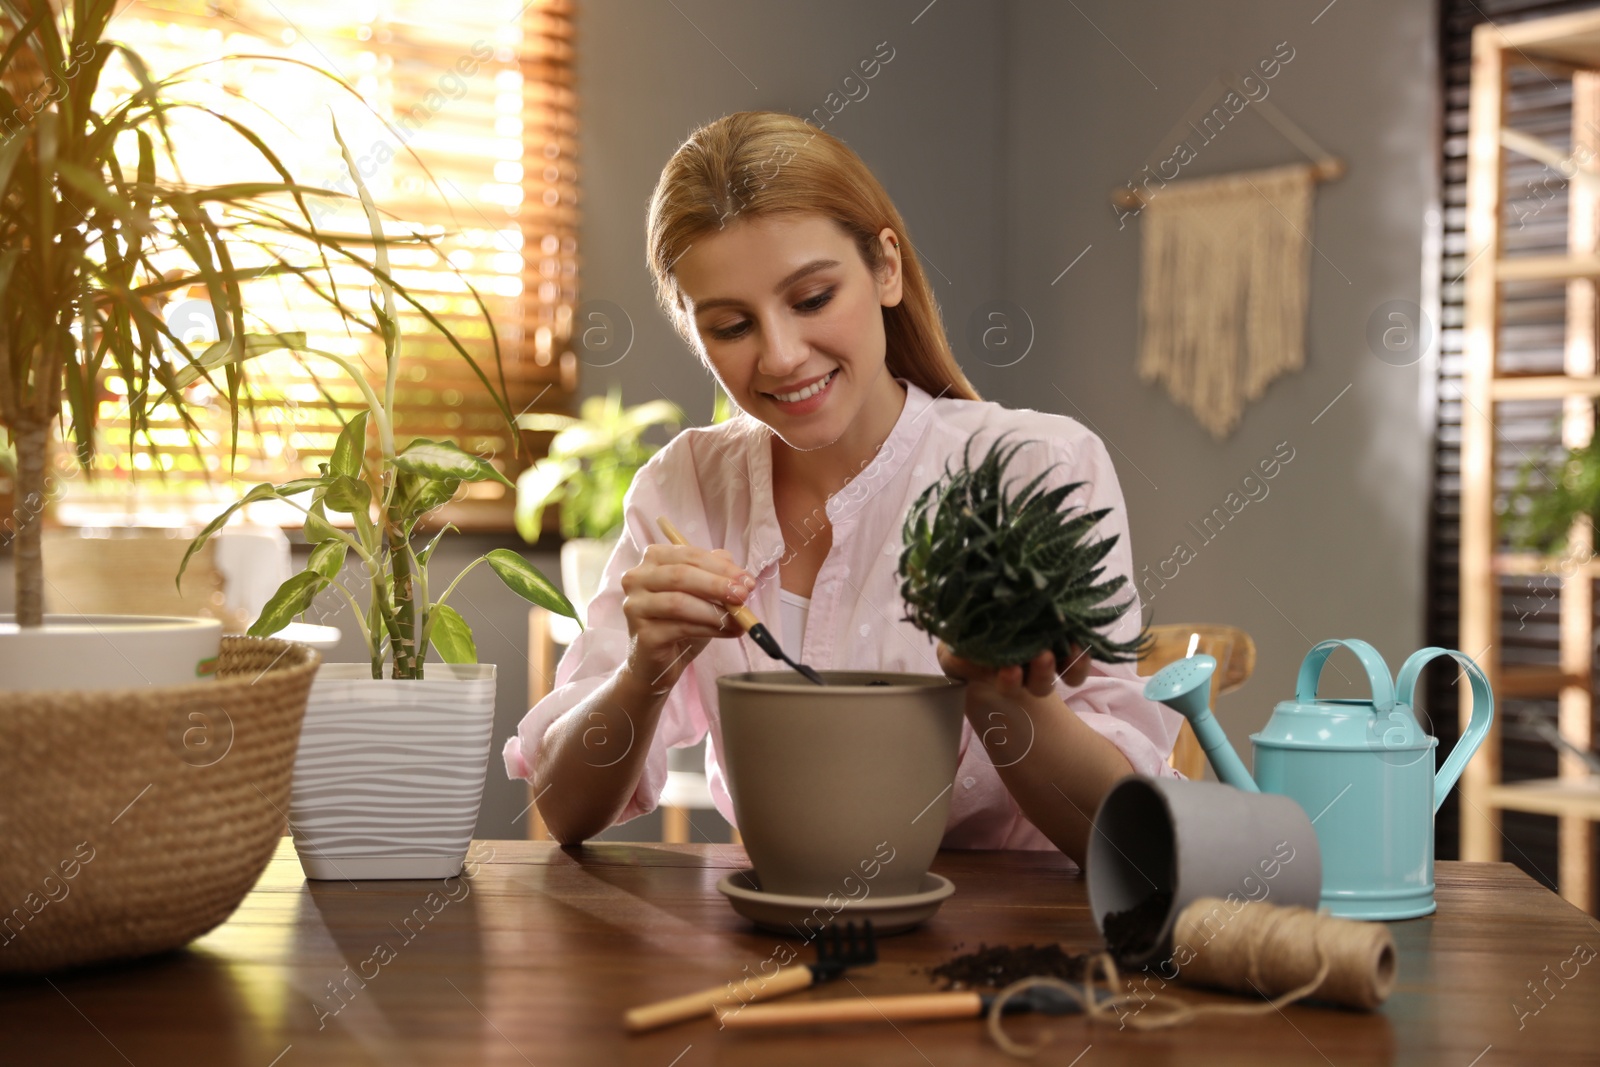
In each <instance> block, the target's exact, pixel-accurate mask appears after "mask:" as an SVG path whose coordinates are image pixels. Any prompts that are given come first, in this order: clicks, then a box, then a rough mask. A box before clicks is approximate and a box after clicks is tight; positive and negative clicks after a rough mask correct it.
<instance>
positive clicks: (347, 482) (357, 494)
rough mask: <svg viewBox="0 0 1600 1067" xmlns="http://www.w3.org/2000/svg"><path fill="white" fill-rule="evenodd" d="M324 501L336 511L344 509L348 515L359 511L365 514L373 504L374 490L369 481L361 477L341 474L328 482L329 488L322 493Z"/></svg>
mask: <svg viewBox="0 0 1600 1067" xmlns="http://www.w3.org/2000/svg"><path fill="white" fill-rule="evenodd" d="M322 501H323V503H325V504H326V505H327V506H328V507H330V508H332V509H333V510H334V511H342V512H344V513H345V514H346V515H354V514H356V513H357V512H359V513H360V514H362V515H365V514H366V513H367V509H368V508H369V507H370V506H371V504H372V490H371V489H368V488H367V483H366V482H363V481H361V480H360V479H359V478H352V477H350V476H349V475H348V474H339V475H335V476H334V479H333V481H332V482H330V483H329V484H328V490H327V492H326V493H324V494H323V495H322Z"/></svg>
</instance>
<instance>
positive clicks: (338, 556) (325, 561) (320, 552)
mask: <svg viewBox="0 0 1600 1067" xmlns="http://www.w3.org/2000/svg"><path fill="white" fill-rule="evenodd" d="M349 550H350V546H349V545H347V544H345V543H344V542H343V541H323V542H322V543H321V544H319V545H317V547H316V548H313V549H312V550H311V558H310V559H309V560H307V561H306V570H308V571H311V572H312V573H314V574H320V575H322V576H323V577H324V578H329V579H332V578H337V577H339V572H340V571H341V570H343V569H344V558H345V553H347V552H348V551H349Z"/></svg>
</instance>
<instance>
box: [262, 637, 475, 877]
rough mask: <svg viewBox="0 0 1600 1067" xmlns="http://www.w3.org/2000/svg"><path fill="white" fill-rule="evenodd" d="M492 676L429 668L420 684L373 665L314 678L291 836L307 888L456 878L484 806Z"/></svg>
mask: <svg viewBox="0 0 1600 1067" xmlns="http://www.w3.org/2000/svg"><path fill="white" fill-rule="evenodd" d="M494 693H495V668H494V665H493V664H473V665H470V666H457V665H452V664H447V663H429V664H427V665H426V667H425V668H424V671H423V677H422V679H420V680H415V681H407V680H399V681H396V680H394V679H391V678H384V679H375V678H373V677H372V669H371V668H370V667H369V666H368V665H366V664H355V663H335V664H329V665H327V666H324V667H323V668H322V670H321V671H319V672H318V673H317V679H316V683H315V684H314V685H313V686H312V689H311V698H310V701H309V702H308V704H307V707H306V718H305V725H304V727H303V728H302V730H301V734H300V751H299V754H298V756H297V757H296V759H295V765H294V787H293V791H292V795H291V799H290V808H289V826H290V829H291V830H292V831H293V833H294V845H295V851H296V852H297V853H299V856H300V866H301V867H302V868H303V869H304V870H305V873H306V877H307V878H326V879H350V880H352V881H353V880H356V879H361V878H453V877H455V876H456V875H458V874H460V873H461V868H462V864H463V862H464V860H465V857H466V854H467V848H468V846H469V845H470V844H471V843H472V829H473V827H474V826H475V825H476V823H477V820H478V806H479V803H480V802H481V801H482V799H483V782H484V775H485V773H486V772H487V770H488V766H489V743H490V739H491V734H492V733H493V728H494Z"/></svg>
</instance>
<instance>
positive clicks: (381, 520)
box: [179, 126, 581, 679]
mask: <svg viewBox="0 0 1600 1067" xmlns="http://www.w3.org/2000/svg"><path fill="white" fill-rule="evenodd" d="M334 137H335V139H337V140H338V142H339V147H340V150H341V151H342V152H343V156H344V164H345V168H346V169H347V170H348V171H349V174H350V177H351V178H352V179H353V180H354V182H355V186H356V190H357V192H358V194H359V197H360V201H361V205H362V208H363V209H364V211H365V213H366V218H367V222H368V226H369V229H370V235H369V236H368V238H367V240H368V241H369V242H370V243H371V245H372V247H373V257H372V260H371V261H370V263H369V264H368V266H369V268H370V279H371V284H372V289H373V290H376V293H375V295H370V294H371V290H369V301H370V308H371V313H372V316H373V318H372V321H371V323H370V324H369V325H370V328H371V329H373V331H374V332H375V333H377V334H378V335H379V336H380V337H381V339H382V342H383V351H384V363H385V378H384V387H383V393H382V395H380V394H379V392H378V391H377V390H376V389H375V388H373V386H372V385H371V384H370V383H369V382H368V381H367V379H366V376H365V375H364V374H363V373H362V371H361V368H360V367H359V366H357V365H356V364H355V363H353V362H351V361H350V360H348V359H346V358H344V357H342V356H339V355H336V354H334V353H332V352H325V351H321V350H318V349H312V348H309V347H305V346H304V345H300V344H296V345H295V346H294V347H295V348H296V350H297V351H299V352H301V353H303V354H305V355H310V356H314V357H318V358H321V359H325V360H328V361H330V362H332V363H334V364H336V365H338V366H339V367H340V368H341V369H343V370H344V371H345V372H346V373H347V374H349V375H350V377H351V379H352V380H353V381H354V382H355V384H356V385H357V386H358V387H359V388H360V390H361V394H362V396H363V398H364V399H365V400H366V405H367V406H366V410H365V411H360V412H358V413H357V414H356V415H354V417H352V418H351V419H350V420H349V421H348V422H346V423H345V424H344V428H343V429H342V430H341V431H340V433H339V437H338V440H337V441H336V443H335V445H334V450H333V454H332V456H331V457H330V460H329V462H328V463H325V464H322V465H320V469H321V473H320V475H319V476H317V477H314V478H300V479H295V480H293V481H289V482H284V483H282V484H279V485H272V484H268V483H263V484H261V485H257V486H255V487H254V488H252V489H251V490H250V491H249V492H247V493H246V494H245V495H244V496H243V497H241V498H240V499H239V500H237V501H235V502H234V503H233V504H231V505H229V507H228V508H227V509H226V510H224V511H223V512H222V513H221V514H219V515H218V516H217V517H216V518H214V519H212V520H211V522H210V523H208V524H207V525H206V527H205V528H204V529H203V530H201V531H200V533H199V535H197V536H196V537H195V539H194V540H193V542H191V543H190V545H189V549H188V552H187V553H186V554H185V556H184V560H183V566H184V567H187V566H188V562H189V559H190V558H191V557H192V556H193V555H194V553H195V552H197V551H198V550H199V549H200V547H201V546H202V545H203V544H205V542H206V541H207V540H208V539H209V538H210V537H211V536H212V535H213V534H215V533H216V532H217V531H218V530H220V529H222V527H223V526H224V525H226V523H227V522H228V519H229V518H231V517H232V515H233V513H234V512H236V511H237V510H239V509H240V508H242V507H244V506H245V505H247V504H251V503H254V502H256V501H263V500H282V501H286V502H288V503H289V504H291V505H293V506H294V507H296V508H298V509H299V510H300V511H302V512H303V513H304V514H305V523H304V527H303V529H304V532H305V539H306V541H307V542H308V543H309V544H311V545H312V546H313V547H312V549H311V553H310V556H309V558H308V559H307V562H306V568H305V570H304V571H303V572H301V573H300V574H297V575H295V576H293V577H292V578H290V579H289V580H288V581H286V582H284V583H283V585H281V586H280V587H279V588H278V590H277V592H276V593H274V594H273V596H272V598H271V599H270V600H269V601H268V602H267V604H266V606H265V607H264V608H263V609H262V611H261V614H260V616H259V617H258V618H257V619H256V621H255V623H254V624H253V625H252V626H251V627H250V631H249V632H250V633H251V634H253V635H256V636H267V635H270V634H273V633H276V632H277V631H278V630H281V629H282V628H283V627H284V626H285V625H287V624H288V623H289V622H290V621H292V620H293V618H294V617H295V616H297V615H300V614H302V613H303V612H305V611H306V610H307V609H309V608H310V606H311V604H312V602H313V601H314V600H315V599H316V598H317V596H318V595H319V594H321V593H323V591H324V590H328V589H332V590H334V591H336V592H337V593H338V595H340V596H342V597H343V598H344V599H345V600H346V601H347V602H348V603H349V605H350V606H351V607H352V608H353V609H354V611H355V617H356V619H357V621H358V624H359V626H360V629H361V634H362V637H363V639H364V640H365V642H366V645H367V651H368V655H369V658H370V660H371V662H372V676H373V677H374V678H382V677H383V665H384V663H385V662H386V661H388V660H392V661H393V668H392V671H391V675H390V676H391V677H393V678H400V679H417V678H421V677H422V676H423V666H424V662H425V660H426V658H427V652H428V649H429V648H430V647H431V648H433V649H435V650H437V651H438V653H439V655H440V657H441V658H442V659H444V660H445V661H446V662H448V663H476V662H477V658H478V657H477V648H476V645H475V643H474V641H473V637H472V628H471V627H470V626H469V625H468V624H467V622H466V621H465V620H464V619H463V618H462V616H461V614H460V613H459V612H457V611H456V610H455V608H453V607H451V606H450V604H449V603H448V601H449V599H450V595H451V593H452V592H454V591H455V589H456V586H457V585H458V584H459V583H460V582H461V579H462V578H464V577H465V576H466V574H467V573H468V572H469V571H471V570H473V569H474V568H476V567H477V566H478V565H479V564H483V563H487V564H488V565H489V567H490V568H491V569H492V570H493V571H494V573H495V574H497V575H498V576H499V577H500V580H501V581H502V582H504V583H505V584H506V586H507V587H509V588H510V589H511V591H512V592H514V593H516V594H517V595H519V596H521V597H523V598H524V599H525V600H528V601H531V602H532V603H535V604H538V605H540V606H542V607H544V608H547V609H549V610H551V611H553V612H556V613H558V614H561V615H566V616H568V617H570V618H573V619H576V618H577V611H576V610H575V609H574V608H573V606H572V604H571V602H569V601H568V600H567V598H566V597H565V596H563V595H562V594H561V592H560V590H558V589H557V588H556V587H555V586H554V585H553V584H551V582H550V581H549V579H547V578H546V577H545V576H544V575H543V574H542V573H541V572H540V571H539V570H538V569H537V568H536V567H534V566H533V565H531V564H530V563H528V562H527V561H526V560H524V559H523V558H522V557H521V556H520V555H518V554H517V553H515V552H513V551H511V550H510V549H505V548H499V549H495V550H493V551H491V552H489V553H487V554H485V555H483V556H480V557H479V558H478V559H476V560H474V561H473V562H472V563H471V564H470V565H469V566H468V567H467V568H466V569H464V570H463V571H461V573H460V574H458V575H457V576H456V578H455V580H454V581H452V582H451V583H450V584H449V586H448V587H446V588H445V589H444V590H443V591H441V592H438V593H437V594H436V593H435V590H434V588H433V586H432V583H431V582H430V580H429V570H428V564H429V561H430V560H431V558H432V556H433V552H434V549H435V548H437V547H438V544H439V541H440V538H442V537H443V536H444V535H445V534H446V533H448V532H449V531H450V530H452V529H453V528H454V527H452V526H450V525H449V524H446V525H445V526H444V527H443V528H441V529H440V530H438V531H437V533H435V534H434V535H433V536H432V538H430V539H428V540H427V541H426V543H422V542H421V538H420V537H419V534H418V528H417V527H418V522H419V520H421V519H422V517H423V516H424V515H426V514H428V513H429V512H430V511H433V510H434V509H436V508H438V507H440V506H441V505H443V504H445V503H447V502H448V501H449V500H450V499H451V498H452V497H454V496H455V494H456V492H457V490H459V489H460V488H461V486H462V485H463V484H464V483H468V482H483V481H497V482H500V483H501V484H503V485H505V486H506V487H507V488H515V486H514V485H513V484H512V482H511V481H510V480H509V479H507V478H506V476H505V475H503V474H501V473H500V471H498V470H497V469H496V468H495V467H494V465H493V464H492V463H489V462H488V461H487V460H485V459H482V458H481V457H479V456H475V455H472V454H471V453H468V452H465V451H463V450H462V449H460V448H458V447H457V446H456V445H454V444H452V443H450V442H448V441H433V440H429V439H426V438H416V439H413V440H411V441H409V442H407V443H406V444H404V445H403V446H401V445H399V444H398V443H397V441H396V439H395V434H394V411H395V405H394V395H395V383H396V380H397V375H398V372H399V361H400V350H401V341H402V337H401V330H400V319H399V316H398V314H397V309H396V301H395V294H396V292H397V291H398V292H401V293H404V290H403V289H401V288H400V287H399V286H398V284H397V283H396V282H395V281H394V279H393V278H392V277H391V275H390V270H389V254H388V250H389V247H390V246H391V245H403V244H408V243H413V242H426V241H427V238H426V237H424V236H414V237H410V238H407V237H397V236H390V235H386V234H385V233H384V229H383V225H382V220H381V218H380V216H379V213H378V209H377V205H376V204H375V203H374V202H373V199H372V197H371V195H370V194H369V193H368V191H367V187H366V184H365V183H364V182H363V181H362V180H361V174H360V172H359V170H358V169H357V167H356V164H355V160H354V159H353V158H352V156H351V154H350V150H349V148H348V147H347V146H346V145H345V142H344V139H343V138H342V137H340V136H339V132H338V128H337V126H335V127H334ZM352 258H354V259H357V261H360V262H364V261H361V260H359V257H352ZM412 306H413V307H415V308H416V309H417V310H418V311H421V312H422V313H423V314H424V316H425V317H426V318H428V320H429V321H430V323H432V324H433V325H434V327H435V328H436V329H438V330H439V331H440V333H441V334H442V335H443V336H444V337H445V338H446V339H447V340H448V341H449V342H450V343H451V345H452V347H454V348H455V349H456V351H457V352H458V353H459V354H460V355H461V356H462V357H463V358H464V359H467V360H468V362H469V363H473V369H474V370H475V371H476V370H478V367H477V365H476V363H475V362H473V361H472V360H471V357H470V356H468V354H467V352H466V350H465V349H464V348H463V347H462V346H461V344H460V342H459V341H458V340H457V339H456V338H455V336H454V335H453V334H451V333H450V331H449V330H448V328H447V327H446V326H445V325H444V324H443V323H442V322H440V321H439V320H438V319H437V318H436V317H435V316H433V315H432V314H430V313H428V312H427V311H426V309H425V308H423V307H422V306H421V305H420V304H416V303H413V305H412ZM479 308H480V310H481V309H482V304H481V303H480V304H479ZM483 315H484V320H485V322H486V323H488V325H489V330H490V336H491V337H493V323H492V322H489V320H488V314H487V312H486V311H485V312H483ZM496 347H497V350H498V345H497V346H496ZM254 355H256V353H254V352H251V351H248V350H245V351H226V352H218V353H217V354H216V356H215V358H214V359H208V358H207V357H206V356H205V355H202V356H201V358H200V360H199V363H200V364H201V366H200V368H197V369H193V370H189V371H187V372H185V373H184V374H181V375H180V376H179V384H180V385H183V384H187V383H188V382H190V381H192V380H194V379H195V378H197V376H198V374H199V373H201V372H202V371H209V370H212V369H215V368H216V367H218V366H222V365H225V364H226V365H232V364H235V363H238V362H242V361H244V360H248V359H250V358H252V357H253V356H254ZM479 378H480V379H481V380H482V382H483V385H484V388H486V389H488V390H490V392H491V393H494V388H493V386H492V384H491V383H490V382H489V380H488V379H487V378H486V377H484V375H483V374H482V372H481V371H480V372H479ZM495 399H496V401H497V403H498V404H499V406H500V408H501V412H502V414H503V415H504V416H505V417H506V421H507V423H508V425H509V424H510V423H511V415H510V410H509V408H508V407H507V406H506V404H505V402H504V398H503V397H501V396H499V395H498V394H495ZM369 436H370V437H371V438H374V439H375V444H376V454H375V455H373V454H372V449H370V448H369V440H368V439H369ZM308 493H309V494H310V500H309V502H306V503H302V502H301V499H300V498H302V497H304V496H305V495H306V494H308ZM330 513H334V514H337V515H344V516H347V517H348V521H349V526H350V528H348V529H346V528H344V524H343V523H336V522H334V521H333V520H331V519H330ZM351 553H354V555H355V557H356V560H357V563H358V569H359V571H360V572H361V573H363V574H364V577H365V579H366V583H367V586H368V599H367V604H366V605H365V606H363V605H362V604H361V603H360V602H359V601H358V600H357V598H356V595H355V593H354V591H352V590H351V589H350V587H349V586H348V585H347V584H346V583H345V581H344V579H343V577H342V575H343V572H344V565H345V562H346V560H347V559H348V558H349V556H350V554H351ZM182 573H183V572H182V569H180V571H179V579H180V580H181V579H182ZM580 627H581V623H580Z"/></svg>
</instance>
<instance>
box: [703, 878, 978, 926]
mask: <svg viewBox="0 0 1600 1067" xmlns="http://www.w3.org/2000/svg"><path fill="white" fill-rule="evenodd" d="M752 884H755V885H757V886H759V885H760V884H761V883H760V880H759V879H758V878H757V877H756V872H755V870H754V869H753V868H746V869H745V870H742V871H734V872H733V873H732V874H729V875H727V876H725V877H724V878H723V879H722V880H721V881H719V882H718V883H717V892H719V893H721V894H722V895H723V896H725V897H727V898H728V902H729V903H730V904H732V905H733V910H734V911H736V912H738V913H739V914H740V915H743V916H744V917H745V918H746V919H749V920H750V921H751V922H753V923H755V924H756V925H757V926H758V927H760V928H761V929H763V930H767V931H770V932H772V933H776V934H798V935H800V936H801V937H811V936H814V934H815V933H816V931H817V930H818V929H819V928H821V927H823V926H827V925H829V924H831V923H833V922H835V921H843V922H852V921H854V922H860V921H861V920H862V919H871V920H872V929H873V932H874V933H876V934H877V935H878V936H879V937H884V936H887V935H889V934H898V933H903V932H904V931H906V930H910V929H911V928H912V927H914V926H917V925H918V924H920V923H922V922H923V921H924V920H926V919H928V918H929V917H930V916H932V915H933V913H934V912H936V911H938V910H939V905H941V904H943V903H944V902H945V899H946V898H947V897H949V896H950V894H951V893H954V892H955V891H956V887H955V883H954V882H952V881H950V879H948V878H946V877H945V876H944V875H942V874H934V873H933V872H932V871H929V872H928V873H927V874H924V875H923V876H922V886H921V888H920V889H919V890H918V891H917V892H915V893H908V894H904V895H901V896H895V897H887V896H877V895H873V894H870V893H869V894H868V895H867V896H865V897H862V898H861V899H860V900H853V899H851V898H849V897H842V896H835V897H834V898H833V902H834V903H837V902H839V901H841V900H842V901H843V902H844V904H843V906H842V907H840V908H838V909H837V910H835V909H834V908H832V907H830V902H829V899H828V898H827V897H803V896H788V895H785V894H782V893H764V892H762V891H761V890H760V889H751V888H750V886H751V885H752Z"/></svg>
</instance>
